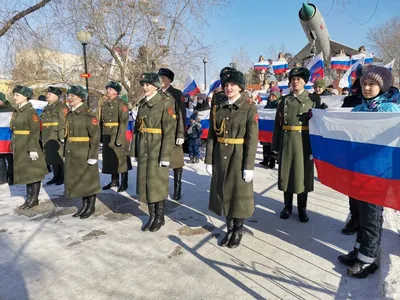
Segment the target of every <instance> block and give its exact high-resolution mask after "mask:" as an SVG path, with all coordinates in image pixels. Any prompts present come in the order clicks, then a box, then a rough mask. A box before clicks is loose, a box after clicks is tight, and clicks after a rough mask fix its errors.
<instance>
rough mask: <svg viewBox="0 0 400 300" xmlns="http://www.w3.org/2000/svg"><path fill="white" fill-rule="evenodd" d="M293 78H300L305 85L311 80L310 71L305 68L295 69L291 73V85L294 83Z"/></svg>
mask: <svg viewBox="0 0 400 300" xmlns="http://www.w3.org/2000/svg"><path fill="white" fill-rule="evenodd" d="M293 77H299V78H301V79H303V80H304V82H305V83H307V82H308V80H309V79H310V71H309V70H308V69H307V68H304V67H294V68H293V69H292V70H291V71H290V72H289V83H290V82H291V81H292V78H293Z"/></svg>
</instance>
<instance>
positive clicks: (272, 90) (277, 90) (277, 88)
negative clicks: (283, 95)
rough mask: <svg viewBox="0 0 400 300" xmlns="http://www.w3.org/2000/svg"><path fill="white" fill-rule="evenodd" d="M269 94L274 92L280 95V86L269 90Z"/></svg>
mask: <svg viewBox="0 0 400 300" xmlns="http://www.w3.org/2000/svg"><path fill="white" fill-rule="evenodd" d="M269 92H270V93H272V92H278V93H280V92H281V89H280V88H279V86H277V85H274V86H273V87H271V88H270V89H269Z"/></svg>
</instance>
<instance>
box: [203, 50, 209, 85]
mask: <svg viewBox="0 0 400 300" xmlns="http://www.w3.org/2000/svg"><path fill="white" fill-rule="evenodd" d="M207 63H208V60H207V57H204V58H203V64H204V91H206V90H207V71H206V64H207Z"/></svg>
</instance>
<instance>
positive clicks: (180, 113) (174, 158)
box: [166, 85, 186, 169]
mask: <svg viewBox="0 0 400 300" xmlns="http://www.w3.org/2000/svg"><path fill="white" fill-rule="evenodd" d="M166 93H167V94H170V96H169V97H170V98H173V99H175V104H174V107H173V111H174V115H175V117H176V119H175V129H174V131H175V136H174V146H173V148H172V154H171V164H170V165H169V168H170V169H177V168H182V167H183V166H184V165H185V163H184V161H183V147H182V145H180V146H178V145H176V139H184V138H185V130H186V106H185V101H184V98H183V94H182V92H181V91H180V90H177V89H176V88H174V87H173V86H172V85H170V86H169V87H168V89H167V90H166ZM171 96H172V97H171Z"/></svg>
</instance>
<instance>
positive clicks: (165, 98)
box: [160, 91, 170, 101]
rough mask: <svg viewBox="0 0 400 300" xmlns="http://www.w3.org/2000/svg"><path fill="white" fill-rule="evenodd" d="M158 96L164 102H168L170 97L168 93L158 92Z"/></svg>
mask: <svg viewBox="0 0 400 300" xmlns="http://www.w3.org/2000/svg"><path fill="white" fill-rule="evenodd" d="M160 95H161V98H162V99H163V100H166V101H167V100H169V97H170V94H169V93H166V92H163V91H160Z"/></svg>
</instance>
